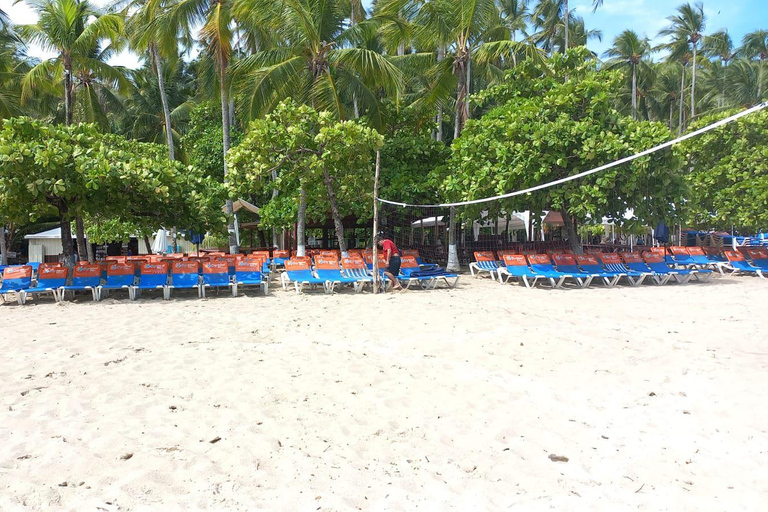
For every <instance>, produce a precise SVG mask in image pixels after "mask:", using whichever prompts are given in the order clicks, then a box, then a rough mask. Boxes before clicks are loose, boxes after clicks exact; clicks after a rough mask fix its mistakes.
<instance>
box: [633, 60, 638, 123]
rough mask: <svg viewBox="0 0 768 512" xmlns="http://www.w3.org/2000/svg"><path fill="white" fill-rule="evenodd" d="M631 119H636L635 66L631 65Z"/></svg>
mask: <svg viewBox="0 0 768 512" xmlns="http://www.w3.org/2000/svg"><path fill="white" fill-rule="evenodd" d="M632 118H633V119H637V64H634V63H633V64H632Z"/></svg>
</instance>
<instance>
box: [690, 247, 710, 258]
mask: <svg viewBox="0 0 768 512" xmlns="http://www.w3.org/2000/svg"><path fill="white" fill-rule="evenodd" d="M686 249H687V250H688V254H690V255H691V256H706V254H705V253H704V249H702V248H701V247H686Z"/></svg>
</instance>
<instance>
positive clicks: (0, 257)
mask: <svg viewBox="0 0 768 512" xmlns="http://www.w3.org/2000/svg"><path fill="white" fill-rule="evenodd" d="M7 264H8V244H7V243H6V241H5V226H4V225H0V265H7Z"/></svg>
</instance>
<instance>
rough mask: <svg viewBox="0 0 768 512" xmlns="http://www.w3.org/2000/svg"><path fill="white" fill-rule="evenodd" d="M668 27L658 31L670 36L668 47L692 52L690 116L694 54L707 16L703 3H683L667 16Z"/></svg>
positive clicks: (693, 98) (693, 102)
mask: <svg viewBox="0 0 768 512" xmlns="http://www.w3.org/2000/svg"><path fill="white" fill-rule="evenodd" d="M667 20H668V21H669V22H670V25H669V27H667V28H665V29H663V30H662V31H661V32H659V35H660V36H665V37H667V36H669V37H672V42H671V43H669V44H668V45H667V46H668V47H679V46H680V45H681V44H685V45H686V46H689V47H690V49H691V51H692V53H693V61H692V67H691V69H692V78H691V118H693V117H694V116H695V115H696V55H697V53H698V49H699V42H700V41H701V39H702V38H703V32H704V28H705V27H706V21H707V17H706V16H705V15H704V5H703V4H702V3H701V2H699V3H697V4H696V5H694V6H692V5H691V4H684V5H681V6H680V7H678V8H677V14H676V15H674V16H670V17H669V18H667Z"/></svg>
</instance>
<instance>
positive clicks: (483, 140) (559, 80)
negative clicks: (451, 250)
mask: <svg viewBox="0 0 768 512" xmlns="http://www.w3.org/2000/svg"><path fill="white" fill-rule="evenodd" d="M582 53H583V50H580V49H577V50H572V51H569V52H567V54H566V55H564V56H563V55H557V56H555V57H553V58H552V59H551V60H550V62H549V64H548V65H547V66H546V67H541V66H537V65H535V64H534V63H530V62H527V63H524V64H522V65H521V66H519V67H518V68H516V69H514V70H512V71H510V72H508V74H507V77H506V78H507V79H506V80H505V81H504V83H503V84H501V85H499V86H496V87H491V88H489V89H488V90H487V91H486V92H485V93H484V94H482V95H480V98H479V99H480V101H481V103H483V104H487V105H495V107H494V108H492V109H491V110H490V111H489V112H488V113H487V114H486V115H485V116H484V117H483V118H481V119H479V120H474V121H470V122H468V123H467V127H466V130H465V131H464V133H463V134H462V136H461V137H460V138H459V139H458V140H456V141H455V142H454V145H453V154H452V157H451V161H450V169H451V175H450V176H449V177H448V179H446V180H445V182H444V184H443V189H444V191H445V193H446V194H447V196H448V197H449V198H450V199H453V200H470V199H477V198H482V197H488V196H493V195H498V194H504V193H507V192H510V191H513V190H518V189H523V188H528V187H532V186H535V185H539V184H543V183H547V182H550V181H554V180H557V179H561V178H564V177H567V176H571V175H573V174H577V173H580V172H583V171H586V170H589V169H591V168H594V167H597V166H600V165H602V164H606V163H608V162H611V161H614V160H616V159H619V158H622V157H625V156H628V155H631V154H634V153H636V152H639V151H641V150H643V149H647V148H649V147H652V146H654V145H657V144H659V143H661V142H665V141H667V140H669V138H670V133H669V130H668V128H667V127H665V126H664V125H661V124H659V123H650V122H644V121H634V120H632V119H630V118H628V117H625V116H622V115H620V114H619V113H618V112H616V111H615V110H614V109H613V108H612V106H611V91H613V90H615V89H616V88H617V87H618V86H619V81H620V80H621V78H620V77H619V76H618V75H616V74H614V73H606V72H598V71H597V69H596V65H595V63H594V62H592V61H585V60H584V59H583V58H582V55H581V54H582ZM566 76H567V77H568V79H567V80H566V79H565V77H566ZM677 169H678V165H677V160H676V158H675V157H674V156H673V154H672V153H671V152H669V151H662V152H658V153H654V154H653V155H651V156H648V157H644V158H641V159H638V160H635V161H633V162H632V163H630V164H627V165H623V166H620V167H617V168H613V169H610V170H608V171H604V172H601V173H598V174H596V175H593V176H590V177H587V178H583V179H579V180H575V181H572V182H569V183H566V184H563V185H559V186H556V187H551V188H549V189H545V190H543V191H540V192H536V193H534V194H532V195H527V196H525V195H524V196H516V197H513V198H510V199H509V200H506V201H504V202H502V203H495V204H493V205H490V206H492V207H493V206H497V207H498V208H499V209H502V210H505V211H511V210H525V209H528V208H531V207H533V209H538V208H541V209H554V210H558V211H563V210H564V211H566V212H567V213H568V214H569V215H570V216H572V217H574V218H576V219H580V220H585V219H587V218H592V219H597V218H600V217H601V216H603V215H605V216H608V217H611V218H613V219H616V221H617V222H624V219H623V215H624V213H625V212H626V211H627V209H629V208H632V209H634V213H635V216H636V218H637V219H638V220H639V221H641V222H645V223H653V222H655V221H656V220H660V219H663V218H666V219H670V215H674V211H675V209H676V206H677V205H679V204H680V203H681V201H680V199H681V197H682V192H683V180H682V178H681V177H680V176H679V174H678V172H677ZM488 206H489V205H478V206H477V207H476V208H470V209H467V212H468V214H469V215H477V214H478V213H479V211H480V210H482V209H486V208H488Z"/></svg>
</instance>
